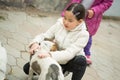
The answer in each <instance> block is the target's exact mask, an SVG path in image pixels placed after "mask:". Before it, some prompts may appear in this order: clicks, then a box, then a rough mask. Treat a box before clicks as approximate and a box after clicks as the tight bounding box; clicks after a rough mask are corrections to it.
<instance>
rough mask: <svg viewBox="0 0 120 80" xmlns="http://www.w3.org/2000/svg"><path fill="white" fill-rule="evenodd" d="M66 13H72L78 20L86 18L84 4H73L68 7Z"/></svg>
mask: <svg viewBox="0 0 120 80" xmlns="http://www.w3.org/2000/svg"><path fill="white" fill-rule="evenodd" d="M66 11H71V12H72V13H73V14H74V15H75V17H76V19H77V20H80V19H84V18H85V8H84V6H83V5H82V4H79V3H72V4H71V5H70V6H68V7H67V9H66Z"/></svg>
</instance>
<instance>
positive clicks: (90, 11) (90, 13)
mask: <svg viewBox="0 0 120 80" xmlns="http://www.w3.org/2000/svg"><path fill="white" fill-rule="evenodd" d="M93 16H94V11H93V10H92V9H90V10H88V18H92V17H93Z"/></svg>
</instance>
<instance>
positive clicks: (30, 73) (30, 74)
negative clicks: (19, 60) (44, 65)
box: [28, 67, 33, 80]
mask: <svg viewBox="0 0 120 80" xmlns="http://www.w3.org/2000/svg"><path fill="white" fill-rule="evenodd" d="M32 78H33V70H32V68H31V67H30V69H29V75H28V80H32Z"/></svg>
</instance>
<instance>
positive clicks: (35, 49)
mask: <svg viewBox="0 0 120 80" xmlns="http://www.w3.org/2000/svg"><path fill="white" fill-rule="evenodd" d="M38 49H40V45H39V44H38V43H33V44H32V45H31V46H30V50H29V53H30V54H34V51H37V50H38Z"/></svg>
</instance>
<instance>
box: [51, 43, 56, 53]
mask: <svg viewBox="0 0 120 80" xmlns="http://www.w3.org/2000/svg"><path fill="white" fill-rule="evenodd" d="M57 49H58V45H57V43H54V45H53V46H52V48H51V49H50V51H57Z"/></svg>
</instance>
